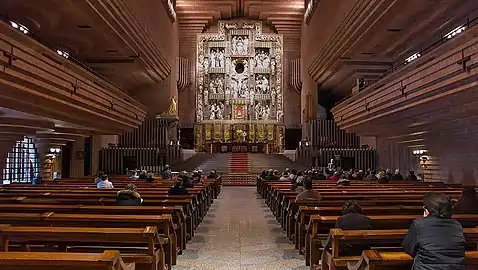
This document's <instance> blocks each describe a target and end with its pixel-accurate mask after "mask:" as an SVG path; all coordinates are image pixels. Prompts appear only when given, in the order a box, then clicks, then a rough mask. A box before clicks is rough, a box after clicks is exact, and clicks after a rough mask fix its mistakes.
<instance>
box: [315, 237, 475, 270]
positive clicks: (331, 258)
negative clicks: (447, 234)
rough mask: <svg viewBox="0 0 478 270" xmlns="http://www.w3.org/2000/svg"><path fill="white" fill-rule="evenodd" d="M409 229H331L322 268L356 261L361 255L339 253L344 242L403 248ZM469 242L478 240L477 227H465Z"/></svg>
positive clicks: (341, 265) (331, 268) (332, 268)
mask: <svg viewBox="0 0 478 270" xmlns="http://www.w3.org/2000/svg"><path fill="white" fill-rule="evenodd" d="M407 233H408V230H407V229H398V230H341V229H331V230H330V233H329V237H328V239H327V240H325V241H323V243H322V246H324V247H325V249H324V252H322V260H321V263H322V267H321V268H322V269H329V270H335V269H338V268H344V267H346V266H347V263H351V264H353V263H356V262H357V261H358V260H359V259H360V256H341V255H340V254H339V247H340V245H343V244H344V242H353V243H358V242H361V243H364V242H366V243H367V244H370V246H380V247H383V246H387V247H392V246H393V247H399V248H400V249H401V242H402V241H403V238H404V237H405V235H407ZM463 234H464V236H465V239H466V242H467V244H474V245H473V247H474V248H476V243H477V242H478V229H477V228H465V229H464V232H463Z"/></svg>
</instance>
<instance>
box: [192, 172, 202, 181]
mask: <svg viewBox="0 0 478 270" xmlns="http://www.w3.org/2000/svg"><path fill="white" fill-rule="evenodd" d="M201 172H202V171H199V170H197V171H193V174H192V176H191V178H192V182H193V183H195V184H199V183H202V175H201Z"/></svg>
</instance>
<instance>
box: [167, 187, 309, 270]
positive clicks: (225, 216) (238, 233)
mask: <svg viewBox="0 0 478 270" xmlns="http://www.w3.org/2000/svg"><path fill="white" fill-rule="evenodd" d="M173 269H174V270H183V269H187V270H192V269H194V270H202V269H217V270H220V269H224V270H236V269H254V270H262V269H264V270H268V269H271V270H292V269H293V270H305V269H309V268H308V267H306V266H305V260H304V259H303V257H302V256H300V255H299V254H298V252H296V251H295V250H294V246H293V245H292V244H291V243H290V242H289V241H288V240H287V238H286V236H285V233H284V232H283V230H282V229H281V227H280V225H279V224H278V223H277V222H276V220H275V218H274V217H273V215H272V213H271V212H270V210H269V209H268V208H267V206H266V205H265V204H264V203H263V200H262V199H260V196H259V195H257V194H256V187H223V189H222V192H221V195H220V196H219V198H218V199H217V200H216V201H215V202H214V204H213V205H212V206H211V209H210V210H209V212H208V215H207V217H206V218H205V219H204V221H203V223H202V224H201V225H200V226H199V228H198V230H197V234H196V236H195V237H194V238H193V240H192V241H191V242H190V243H189V244H188V245H187V250H186V251H185V252H184V254H183V255H181V256H179V260H178V265H177V266H175V267H173Z"/></svg>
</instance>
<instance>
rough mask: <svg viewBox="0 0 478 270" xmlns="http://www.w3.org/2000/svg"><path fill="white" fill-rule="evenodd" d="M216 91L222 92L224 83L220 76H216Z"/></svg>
mask: <svg viewBox="0 0 478 270" xmlns="http://www.w3.org/2000/svg"><path fill="white" fill-rule="evenodd" d="M215 83H216V93H217V94H224V83H223V80H222V78H221V77H219V76H217V77H216V80H215Z"/></svg>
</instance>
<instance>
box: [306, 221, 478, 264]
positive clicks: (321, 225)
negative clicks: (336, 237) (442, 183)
mask: <svg viewBox="0 0 478 270" xmlns="http://www.w3.org/2000/svg"><path fill="white" fill-rule="evenodd" d="M339 217H340V216H320V215H312V216H311V217H310V222H309V226H308V227H307V235H306V238H305V239H306V243H305V246H306V250H305V257H306V264H307V265H314V264H318V262H319V260H320V258H321V256H322V254H321V250H322V248H323V246H322V240H325V239H327V237H328V235H329V232H330V229H333V228H334V227H335V223H336V221H337V219H338V218H339ZM419 217H422V216H421V215H376V216H373V215H371V216H369V218H370V219H371V220H372V228H373V229H374V230H382V229H408V228H409V227H410V224H412V222H413V220H415V219H416V218H419ZM453 218H455V219H456V220H457V221H458V222H460V223H461V225H462V226H463V227H464V228H474V227H476V222H477V220H478V214H457V215H453Z"/></svg>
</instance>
